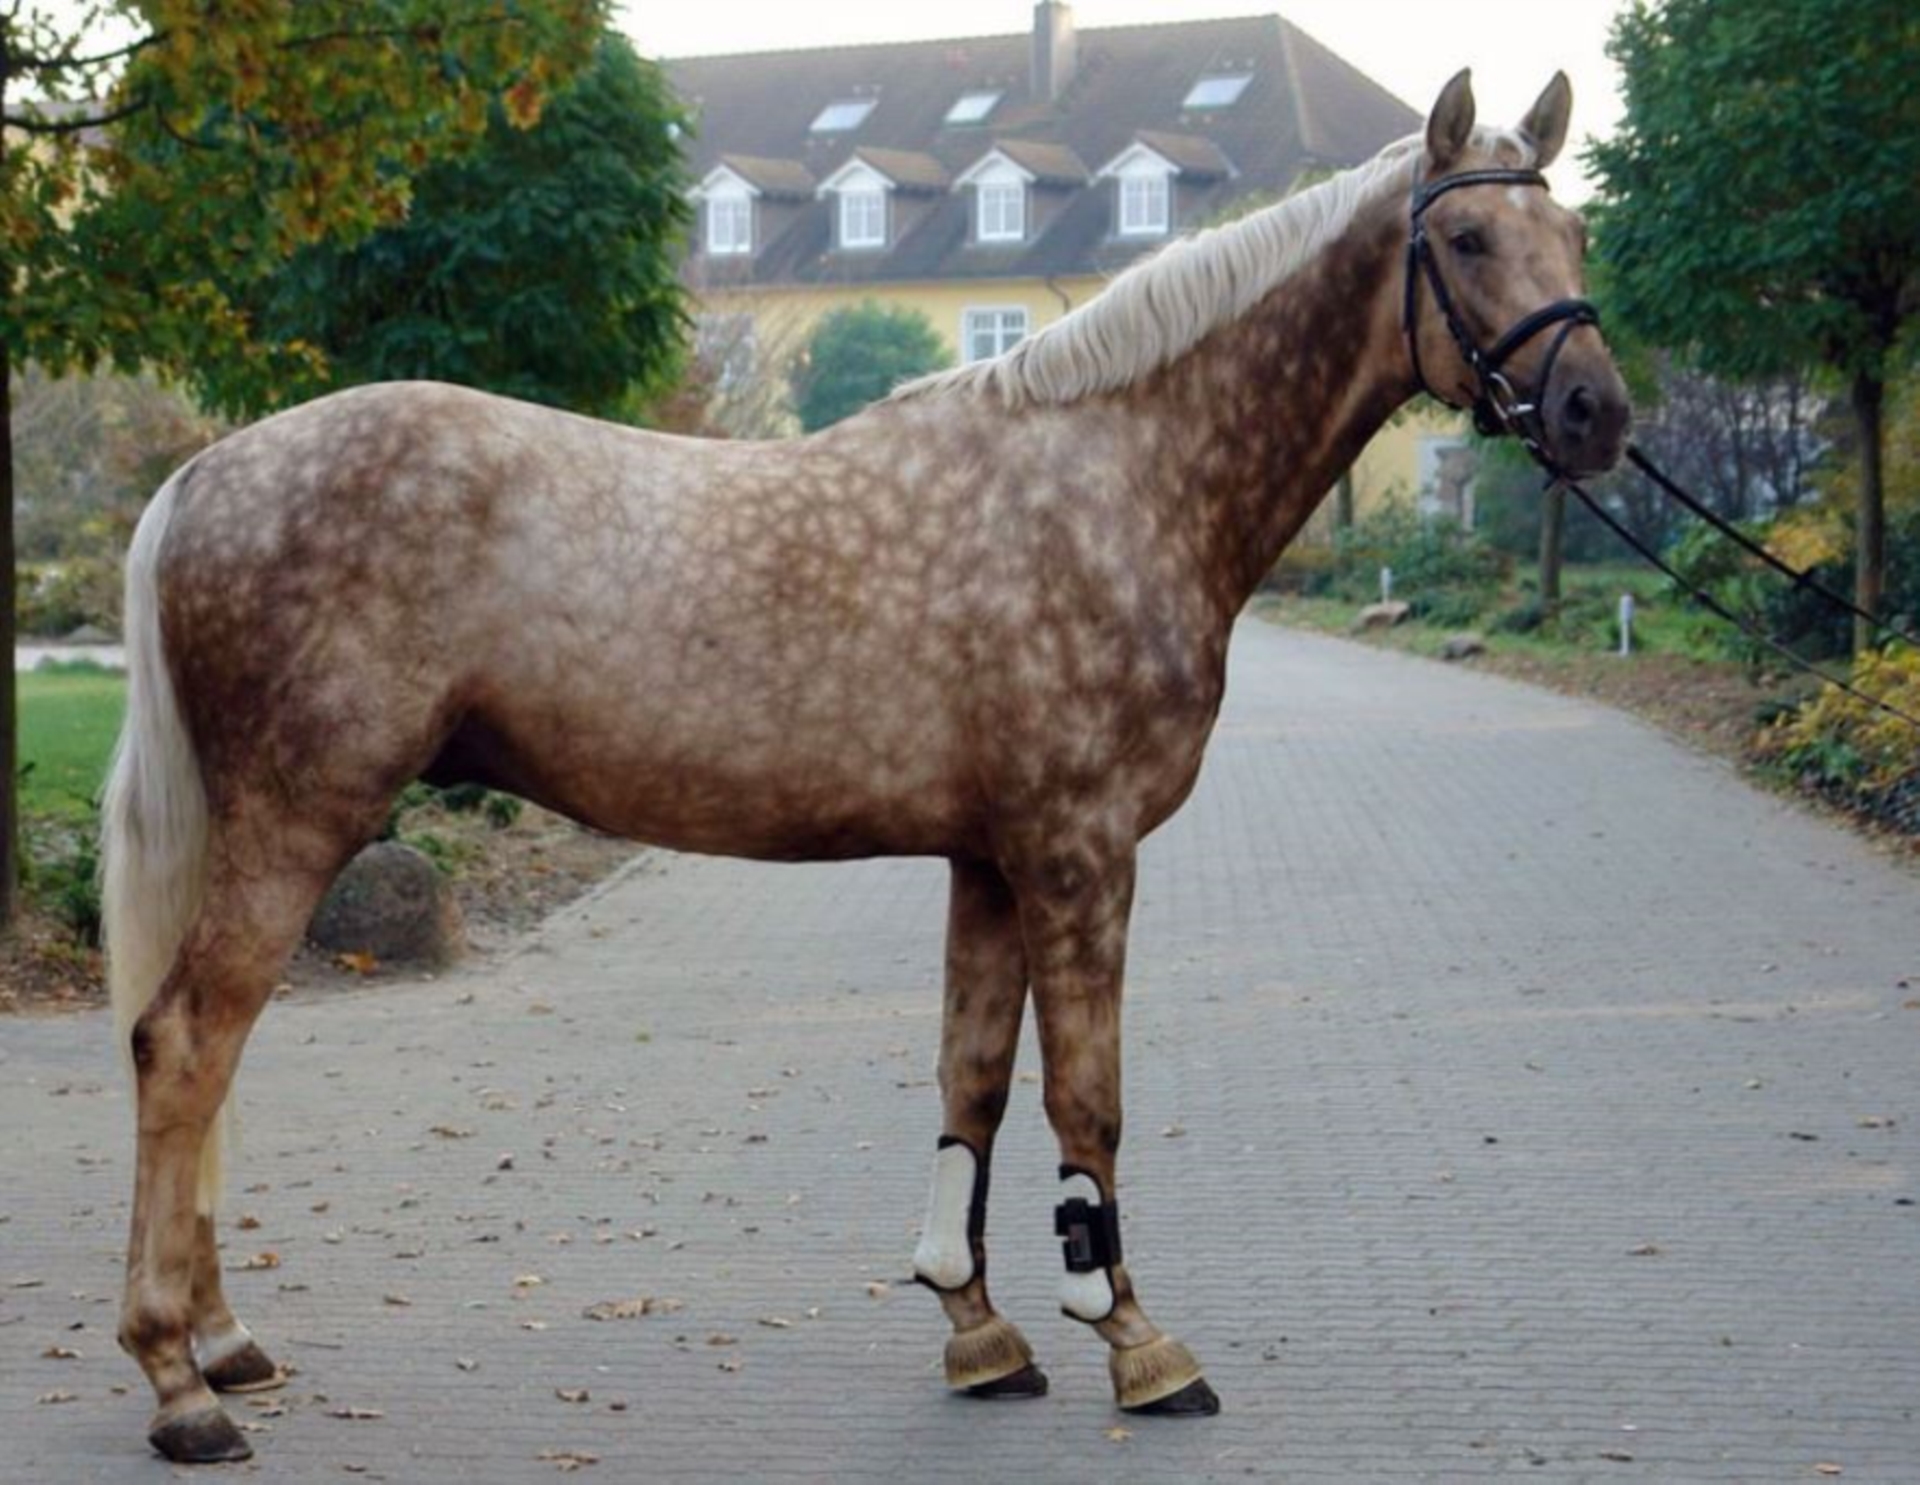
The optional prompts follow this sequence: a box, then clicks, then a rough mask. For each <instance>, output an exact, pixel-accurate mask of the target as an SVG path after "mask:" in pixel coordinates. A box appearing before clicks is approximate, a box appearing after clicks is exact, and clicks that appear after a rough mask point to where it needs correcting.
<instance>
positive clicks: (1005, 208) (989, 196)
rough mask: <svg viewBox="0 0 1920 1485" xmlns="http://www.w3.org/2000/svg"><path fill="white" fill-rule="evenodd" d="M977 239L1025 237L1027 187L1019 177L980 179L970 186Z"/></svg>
mask: <svg viewBox="0 0 1920 1485" xmlns="http://www.w3.org/2000/svg"><path fill="white" fill-rule="evenodd" d="M973 195H974V214H973V235H974V240H975V241H977V242H1025V241H1026V240H1027V187H1026V182H1024V181H1018V180H983V181H981V182H980V183H979V184H978V185H976V186H975V187H974V188H973Z"/></svg>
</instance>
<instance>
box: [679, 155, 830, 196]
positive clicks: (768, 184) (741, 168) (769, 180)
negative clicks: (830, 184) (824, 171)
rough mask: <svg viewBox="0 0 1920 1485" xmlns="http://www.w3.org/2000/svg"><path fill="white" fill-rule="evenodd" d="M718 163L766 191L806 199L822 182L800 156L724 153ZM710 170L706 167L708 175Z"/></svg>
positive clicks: (770, 193) (765, 192) (715, 161)
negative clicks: (772, 156) (794, 157)
mask: <svg viewBox="0 0 1920 1485" xmlns="http://www.w3.org/2000/svg"><path fill="white" fill-rule="evenodd" d="M713 163H714V164H715V165H719V166H724V167H725V168H726V169H728V170H731V171H732V172H733V173H734V174H735V175H737V176H739V177H740V179H742V180H743V181H745V182H746V183H747V184H748V185H750V186H752V187H753V188H754V189H755V190H757V191H759V192H761V193H762V194H763V195H767V196H776V197H787V198H790V199H792V200H796V201H804V200H806V199H807V197H809V196H811V195H812V194H813V188H814V186H815V185H817V184H818V182H816V181H815V180H814V178H813V175H812V173H811V172H810V171H809V170H808V169H807V167H806V166H804V165H802V164H801V163H800V162H799V161H798V160H769V159H765V158H763V157H761V156H759V155H720V156H718V157H717V158H715V160H714V162H713ZM707 173H708V172H706V171H702V172H701V174H702V175H703V176H704V175H705V174H707Z"/></svg>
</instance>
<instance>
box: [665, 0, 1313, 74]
mask: <svg viewBox="0 0 1920 1485" xmlns="http://www.w3.org/2000/svg"><path fill="white" fill-rule="evenodd" d="M1248 21H1278V22H1280V24H1281V25H1282V26H1288V25H1291V24H1292V22H1290V21H1288V20H1287V18H1286V17H1285V16H1283V15H1281V14H1280V13H1279V12H1278V11H1270V10H1263V11H1257V12H1255V13H1254V14H1252V15H1219V16H1202V17H1200V18H1198V19H1196V20H1186V21H1135V22H1133V23H1131V24H1128V25H1121V26H1084V27H1076V28H1075V31H1074V35H1075V37H1076V38H1077V39H1078V40H1079V41H1082V42H1084V41H1086V40H1087V39H1088V38H1089V37H1098V36H1110V35H1112V34H1114V33H1115V32H1119V31H1178V30H1186V29H1189V28H1197V27H1200V26H1224V25H1232V24H1236V23H1238V24H1244V23H1245V22H1248ZM1031 36H1032V33H1031V32H1028V31H995V32H992V33H990V34H986V35H972V36H905V37H900V38H898V39H896V40H893V41H846V42H840V43H837V44H834V45H829V46H818V45H815V46H768V47H761V48H759V49H758V50H756V51H745V52H698V53H693V54H689V55H686V56H679V57H660V58H658V59H657V60H658V61H659V62H661V63H662V64H664V65H666V66H669V67H671V66H674V65H675V64H677V63H680V62H730V61H741V60H743V59H745V58H748V57H797V56H804V55H806V54H807V53H809V52H865V51H879V50H882V49H884V48H887V47H902V46H957V45H960V44H961V43H963V42H970V41H971V42H980V41H1018V42H1025V41H1028V40H1030V39H1031Z"/></svg>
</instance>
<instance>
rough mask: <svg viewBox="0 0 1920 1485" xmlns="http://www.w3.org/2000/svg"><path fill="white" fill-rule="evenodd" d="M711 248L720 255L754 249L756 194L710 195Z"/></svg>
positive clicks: (708, 213)
mask: <svg viewBox="0 0 1920 1485" xmlns="http://www.w3.org/2000/svg"><path fill="white" fill-rule="evenodd" d="M707 251H708V252H710V253H713V254H715V255H716V256H718V255H722V254H728V253H750V252H752V251H753V198H752V197H751V196H746V195H731V194H730V195H725V196H709V197H707Z"/></svg>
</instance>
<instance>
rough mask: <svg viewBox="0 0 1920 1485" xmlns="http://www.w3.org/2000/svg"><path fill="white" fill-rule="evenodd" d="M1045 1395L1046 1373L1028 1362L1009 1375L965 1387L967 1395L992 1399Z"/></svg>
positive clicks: (1000, 1399)
mask: <svg viewBox="0 0 1920 1485" xmlns="http://www.w3.org/2000/svg"><path fill="white" fill-rule="evenodd" d="M1046 1395H1047V1374H1046V1373H1045V1372H1043V1371H1041V1370H1040V1368H1039V1367H1037V1366H1035V1365H1034V1364H1033V1363H1032V1362H1028V1363H1027V1364H1026V1365H1025V1366H1023V1367H1021V1368H1020V1370H1019V1371H1017V1372H1014V1373H1013V1374H1012V1375H1011V1376H1006V1377H1000V1378H998V1379H997V1380H995V1381H992V1382H976V1383H974V1385H973V1386H971V1387H969V1388H968V1389H967V1396H968V1397H984V1398H988V1399H991V1400H993V1401H996V1402H998V1401H1004V1400H1007V1399H1011V1398H1017V1397H1045V1396H1046Z"/></svg>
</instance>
